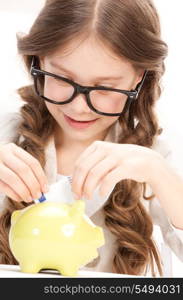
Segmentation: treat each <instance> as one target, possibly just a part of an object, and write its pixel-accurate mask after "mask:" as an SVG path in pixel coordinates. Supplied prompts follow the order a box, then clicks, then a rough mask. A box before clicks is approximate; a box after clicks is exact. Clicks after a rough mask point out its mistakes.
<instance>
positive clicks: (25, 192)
mask: <svg viewBox="0 0 183 300" xmlns="http://www.w3.org/2000/svg"><path fill="white" fill-rule="evenodd" d="M45 184H47V178H46V176H45V174H44V171H43V169H42V167H41V165H40V163H39V161H38V160H37V159H35V158H34V157H33V156H32V155H31V154H29V153H28V152H27V151H25V150H23V149H22V148H20V147H18V146H17V145H16V144H14V143H8V144H6V145H1V146H0V193H3V194H5V195H7V196H8V197H10V198H11V199H13V200H15V201H25V202H32V201H33V199H37V198H40V197H41V192H46V191H47V189H46V187H45Z"/></svg>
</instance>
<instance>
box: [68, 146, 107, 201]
mask: <svg viewBox="0 0 183 300" xmlns="http://www.w3.org/2000/svg"><path fill="white" fill-rule="evenodd" d="M103 158H104V157H103V153H101V152H100V151H97V150H95V151H94V152H92V153H91V154H90V156H89V157H87V159H86V160H85V161H84V162H82V163H80V165H77V166H76V167H75V170H74V173H73V178H72V191H73V193H74V194H76V195H78V198H80V197H81V196H82V189H83V185H84V182H85V180H86V177H87V175H88V173H89V171H90V169H92V168H93V167H94V166H95V165H96V164H97V163H98V162H99V161H101V160H102V159H103Z"/></svg>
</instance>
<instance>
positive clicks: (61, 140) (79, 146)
mask: <svg viewBox="0 0 183 300" xmlns="http://www.w3.org/2000/svg"><path fill="white" fill-rule="evenodd" d="M107 131H108V130H106V131H105V132H102V133H100V134H98V135H96V136H94V137H92V138H90V139H86V140H83V141H82V140H76V139H73V138H71V137H69V136H66V135H65V134H64V133H63V131H62V130H61V128H60V127H59V128H57V129H56V130H55V145H56V147H57V148H60V147H61V148H62V149H75V151H77V150H78V151H81V150H83V149H85V148H87V147H88V146H89V145H90V144H91V143H93V142H94V141H96V140H101V141H102V140H104V139H105V137H106V134H107Z"/></svg>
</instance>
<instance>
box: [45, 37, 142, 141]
mask: <svg viewBox="0 0 183 300" xmlns="http://www.w3.org/2000/svg"><path fill="white" fill-rule="evenodd" d="M41 69H43V70H45V71H47V72H51V73H54V74H57V75H60V76H63V77H66V78H69V79H71V80H73V81H75V82H77V83H79V84H81V85H84V86H98V85H100V86H105V87H111V88H116V89H124V90H131V89H134V88H135V87H136V85H137V83H138V82H140V80H141V78H142V74H137V71H136V70H135V69H134V68H133V66H132V65H131V64H130V63H129V62H128V61H127V60H126V59H122V58H119V57H117V56H116V55H115V54H114V53H112V52H111V51H110V50H109V49H108V48H107V47H106V48H104V46H103V45H101V44H100V43H99V42H97V40H96V39H94V38H92V37H90V38H88V39H85V40H84V41H83V42H82V43H80V44H79V45H78V42H76V41H75V42H72V43H70V44H69V46H68V47H67V48H65V49H63V47H62V48H58V49H57V50H56V51H55V52H54V53H52V54H51V55H49V56H46V57H44V58H43V59H41ZM57 86H58V87H57V88H53V85H52V84H50V83H48V82H46V80H45V86H44V92H45V94H46V95H47V97H48V98H50V99H53V97H54V98H55V97H56V98H58V99H59V97H60V95H62V86H60V88H59V85H57ZM54 87H55V86H54ZM102 97H104V95H102ZM125 102H126V99H125V101H123V103H121V101H119V102H118V101H115V102H114V103H111V112H113V111H115V109H116V111H118V106H119V105H120V109H121V105H122V108H123V107H124V105H125ZM45 104H46V106H47V108H48V110H49V112H50V113H51V115H52V116H53V117H54V119H55V120H56V122H57V124H58V125H59V126H58V128H59V130H60V132H61V134H62V135H63V136H64V137H65V138H69V139H72V140H75V141H76V140H77V141H83V142H84V141H87V140H88V141H89V140H90V141H93V140H95V139H102V138H104V137H105V135H106V133H107V130H108V129H109V127H110V126H111V125H112V124H113V123H114V122H115V121H116V120H117V119H118V118H119V117H111V116H103V115H99V114H97V113H95V112H94V111H92V110H91V109H90V108H89V107H88V105H87V102H86V98H85V95H84V94H79V95H78V96H77V97H76V98H75V99H74V100H73V101H72V102H70V103H68V104H64V105H55V104H52V103H49V102H47V101H45ZM107 109H109V107H108V108H107ZM120 111H121V110H120ZM74 120H75V121H92V120H93V121H94V122H90V123H78V122H74Z"/></svg>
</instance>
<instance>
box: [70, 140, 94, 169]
mask: <svg viewBox="0 0 183 300" xmlns="http://www.w3.org/2000/svg"><path fill="white" fill-rule="evenodd" d="M97 146H98V144H97V143H96V142H94V143H92V144H91V145H90V146H89V147H87V148H86V149H85V150H84V151H83V152H82V153H81V154H80V156H79V157H78V159H77V160H76V162H75V165H76V166H79V165H80V164H82V163H83V161H85V160H86V159H88V157H89V156H90V154H92V153H93V152H94V151H96V149H97Z"/></svg>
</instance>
